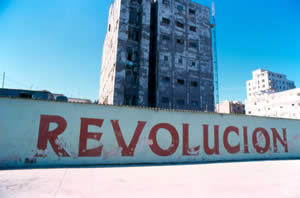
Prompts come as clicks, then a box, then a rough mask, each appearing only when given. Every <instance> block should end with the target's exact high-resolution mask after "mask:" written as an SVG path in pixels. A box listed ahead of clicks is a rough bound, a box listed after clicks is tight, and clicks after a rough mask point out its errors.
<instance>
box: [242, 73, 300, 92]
mask: <svg viewBox="0 0 300 198" xmlns="http://www.w3.org/2000/svg"><path fill="white" fill-rule="evenodd" d="M246 84H247V97H255V96H256V95H260V94H262V93H266V92H270V93H275V92H280V91H286V90H290V89H294V88H295V83H294V81H291V80H288V79H287V77H286V75H284V74H279V73H275V72H272V71H268V70H263V69H257V70H255V71H253V72H252V80H248V81H247V82H246Z"/></svg>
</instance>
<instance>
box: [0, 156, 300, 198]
mask: <svg viewBox="0 0 300 198" xmlns="http://www.w3.org/2000/svg"><path fill="white" fill-rule="evenodd" d="M15 197H16V198H27V197H28V198H34V197H39V198H54V197H55V198H65V197H72V198H94V197H101V198H110V197H118V198H119V197H129V198H135V197H139V198H140V197H143V198H148V197H163V198H169V197H172V198H175V197H180V198H191V197H197V198H200V197H209V198H211V197H218V198H220V197H221V198H227V197H228V198H229V197H230V198H248V197H256V198H257V197H259V198H260V197H263V198H267V197H272V198H282V197H284V198H299V197H300V161H271V162H243V163H225V164H204V165H186V166H158V167H128V168H81V169H80V168H79V169H78V168H77V169H37V170H10V171H0V198H15Z"/></svg>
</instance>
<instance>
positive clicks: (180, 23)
mask: <svg viewBox="0 0 300 198" xmlns="http://www.w3.org/2000/svg"><path fill="white" fill-rule="evenodd" d="M176 26H177V27H180V28H184V24H183V23H182V22H180V21H176Z"/></svg>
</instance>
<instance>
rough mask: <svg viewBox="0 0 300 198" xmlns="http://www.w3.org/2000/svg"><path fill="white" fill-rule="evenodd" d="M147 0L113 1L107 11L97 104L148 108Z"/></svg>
mask: <svg viewBox="0 0 300 198" xmlns="http://www.w3.org/2000/svg"><path fill="white" fill-rule="evenodd" d="M150 14H151V2H150V0H143V1H142V0H115V1H114V2H113V3H112V4H111V5H110V8H109V17H108V27H107V34H106V38H105V41H104V47H103V56H102V66H101V78H100V95H99V102H100V103H102V104H114V105H138V106H148V74H149V44H150Z"/></svg>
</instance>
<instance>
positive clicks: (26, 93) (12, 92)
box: [0, 88, 54, 100]
mask: <svg viewBox="0 0 300 198" xmlns="http://www.w3.org/2000/svg"><path fill="white" fill-rule="evenodd" d="M0 97H11V98H32V99H39V100H53V99H54V97H53V95H52V93H51V92H49V91H46V90H42V91H39V90H25V89H4V88H1V89H0Z"/></svg>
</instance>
